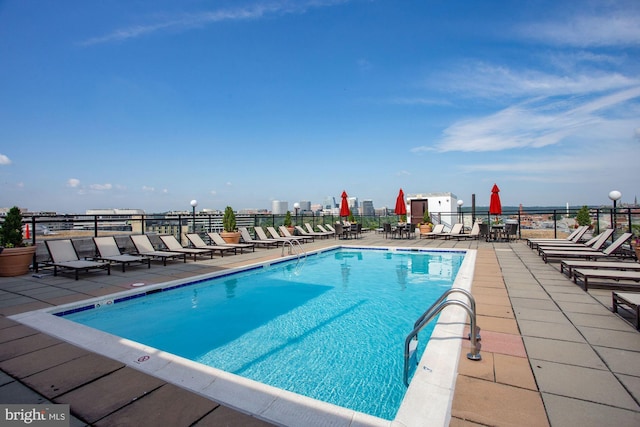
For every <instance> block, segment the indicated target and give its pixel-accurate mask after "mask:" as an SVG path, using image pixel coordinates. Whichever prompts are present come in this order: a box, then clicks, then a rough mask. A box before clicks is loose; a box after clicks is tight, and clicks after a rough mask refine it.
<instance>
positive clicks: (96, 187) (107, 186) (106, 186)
mask: <svg viewBox="0 0 640 427" xmlns="http://www.w3.org/2000/svg"><path fill="white" fill-rule="evenodd" d="M112 188H113V185H111V184H91V185H89V189H90V190H93V191H107V190H111V189H112Z"/></svg>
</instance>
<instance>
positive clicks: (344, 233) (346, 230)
mask: <svg viewBox="0 0 640 427" xmlns="http://www.w3.org/2000/svg"><path fill="white" fill-rule="evenodd" d="M334 229H335V230H336V234H335V237H336V238H338V239H348V238H349V237H351V227H345V226H344V225H342V224H340V223H336V225H335V226H334Z"/></svg>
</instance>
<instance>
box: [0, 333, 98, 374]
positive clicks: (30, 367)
mask: <svg viewBox="0 0 640 427" xmlns="http://www.w3.org/2000/svg"><path fill="white" fill-rule="evenodd" d="M88 354H90V353H89V352H88V351H87V350H83V349H81V348H80V347H76V346H74V345H71V344H68V343H65V342H61V343H59V344H56V345H52V346H49V347H45V348H42V349H39V350H35V351H32V352H30V353H26V354H23V355H20V356H17V357H14V358H12V359H8V360H4V361H2V362H0V369H2V370H3V371H5V372H8V373H10V374H11V375H13V376H14V377H16V378H24V377H27V376H29V375H33V374H35V373H37V372H40V371H44V370H45V369H48V368H51V367H53V366H56V365H59V364H61V363H65V362H68V361H69V360H73V359H77V358H78V357H81V356H86V355H88Z"/></svg>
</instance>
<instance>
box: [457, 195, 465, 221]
mask: <svg viewBox="0 0 640 427" xmlns="http://www.w3.org/2000/svg"><path fill="white" fill-rule="evenodd" d="M462 205H464V200H458V221H460V222H461V223H462V226H463V227H464V214H463V213H462Z"/></svg>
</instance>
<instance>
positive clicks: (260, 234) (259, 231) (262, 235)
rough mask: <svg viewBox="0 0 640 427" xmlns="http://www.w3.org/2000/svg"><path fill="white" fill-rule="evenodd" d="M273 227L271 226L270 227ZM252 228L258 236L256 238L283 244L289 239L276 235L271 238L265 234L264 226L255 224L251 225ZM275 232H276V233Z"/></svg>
mask: <svg viewBox="0 0 640 427" xmlns="http://www.w3.org/2000/svg"><path fill="white" fill-rule="evenodd" d="M272 228H273V227H272ZM253 229H254V230H255V232H256V236H258V239H260V240H264V241H271V242H278V244H280V243H282V244H283V245H284V244H285V243H286V242H289V241H290V240H289V239H285V238H283V237H280V236H278V237H277V238H271V237H268V236H267V233H265V231H264V228H262V227H260V226H257V225H256V226H255V227H253ZM276 234H277V233H276Z"/></svg>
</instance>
